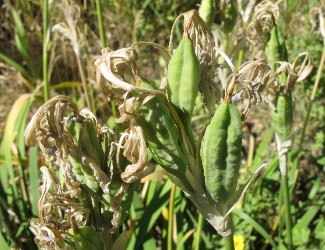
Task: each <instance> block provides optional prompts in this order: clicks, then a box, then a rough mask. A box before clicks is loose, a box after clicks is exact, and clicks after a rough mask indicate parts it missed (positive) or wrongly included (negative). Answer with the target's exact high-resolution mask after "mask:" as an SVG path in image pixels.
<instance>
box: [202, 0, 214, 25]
mask: <svg viewBox="0 0 325 250" xmlns="http://www.w3.org/2000/svg"><path fill="white" fill-rule="evenodd" d="M215 13H216V1H215V0H202V1H201V6H200V9H199V14H200V17H201V18H202V19H203V21H204V22H205V23H206V24H207V26H208V28H209V29H211V26H212V24H213V20H214V15H215Z"/></svg>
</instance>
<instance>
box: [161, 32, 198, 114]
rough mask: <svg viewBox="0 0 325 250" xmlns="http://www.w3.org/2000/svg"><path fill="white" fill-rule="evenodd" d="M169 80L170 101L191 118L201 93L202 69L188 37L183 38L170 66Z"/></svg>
mask: <svg viewBox="0 0 325 250" xmlns="http://www.w3.org/2000/svg"><path fill="white" fill-rule="evenodd" d="M167 79H168V96H169V99H170V101H171V102H172V104H174V105H175V106H176V107H177V108H178V109H179V110H180V111H181V112H183V113H184V115H185V116H191V114H192V112H193V108H194V103H195V99H196V97H197V95H198V91H199V82H200V79H201V67H200V62H199V59H198V58H197V57H196V55H195V50H194V47H193V44H192V41H191V40H190V39H189V38H188V37H187V36H183V39H182V40H181V42H180V44H179V46H178V47H177V49H176V51H175V52H174V54H173V56H172V58H171V60H170V62H169V64H168V74H167ZM181 118H183V117H181Z"/></svg>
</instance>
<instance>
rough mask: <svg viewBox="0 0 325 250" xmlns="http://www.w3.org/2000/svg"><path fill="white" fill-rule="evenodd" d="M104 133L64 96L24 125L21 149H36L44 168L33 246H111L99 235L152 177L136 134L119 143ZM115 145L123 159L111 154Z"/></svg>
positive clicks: (120, 219) (116, 221) (106, 231)
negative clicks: (141, 183) (94, 243)
mask: <svg viewBox="0 0 325 250" xmlns="http://www.w3.org/2000/svg"><path fill="white" fill-rule="evenodd" d="M109 131H110V130H109V129H107V128H100V127H99V125H98V124H97V119H96V117H95V116H94V115H93V114H92V113H91V112H90V111H89V110H88V109H83V110H81V111H80V112H79V113H78V112H77V108H76V106H75V105H74V104H73V103H72V102H70V101H69V99H68V98H67V97H64V96H57V97H54V98H52V99H51V100H49V101H48V102H47V103H45V104H44V105H43V106H42V107H40V108H39V110H38V111H37V112H36V114H35V115H34V116H33V118H32V120H31V121H30V123H29V124H28V126H27V129H26V131H25V139H26V144H27V145H29V146H34V145H36V144H37V143H38V144H39V146H40V148H41V150H42V152H43V154H44V155H45V157H46V159H47V161H48V163H49V166H43V167H42V168H41V172H42V180H43V184H42V186H41V198H40V200H39V214H40V218H39V219H34V220H33V221H32V224H31V229H32V232H33V233H34V234H35V236H36V238H35V240H36V242H37V243H38V244H39V246H41V247H44V246H46V247H50V248H56V247H59V248H62V247H64V245H65V243H66V242H68V243H69V244H71V245H75V244H79V240H81V242H83V241H84V242H87V241H89V240H90V241H91V239H98V242H97V244H98V247H99V248H104V249H109V245H107V244H112V242H111V241H109V242H106V241H105V242H102V241H101V240H100V239H101V237H100V234H101V233H104V234H107V235H108V236H111V235H113V234H114V233H115V232H116V230H117V229H118V227H119V226H120V225H121V223H122V222H123V220H124V219H125V217H126V214H127V211H128V209H129V206H130V204H131V203H130V202H131V200H132V194H133V191H134V188H135V185H134V184H133V183H135V182H139V181H140V179H141V178H142V177H144V176H145V175H146V174H148V173H151V172H152V171H153V168H152V167H147V154H146V144H145V142H144V139H143V135H142V130H141V128H139V127H133V128H131V130H130V131H129V130H127V131H125V132H124V133H122V138H121V139H120V142H119V143H117V142H113V141H112V140H111V139H109V138H113V137H112V136H108V134H107V133H109ZM102 140H106V143H104V144H102ZM117 144H119V146H120V147H121V148H122V149H123V155H120V154H119V153H118V152H117V151H119V150H120V148H119V147H118V150H115V149H114V148H115V146H114V145H117ZM103 145H106V146H103ZM115 154H116V155H117V156H118V157H117V158H116V157H115V156H116V155H115ZM117 159H118V160H120V159H123V161H122V162H118V160H117ZM121 169H123V171H124V172H123V173H121V171H120V170H121ZM61 176H63V179H61ZM124 180H125V181H124ZM77 239H78V240H77ZM76 240H77V241H76ZM80 244H81V243H80ZM105 244H106V245H105Z"/></svg>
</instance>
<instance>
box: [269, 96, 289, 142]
mask: <svg viewBox="0 0 325 250" xmlns="http://www.w3.org/2000/svg"><path fill="white" fill-rule="evenodd" d="M292 123H293V100H292V94H291V92H289V93H286V94H279V95H278V96H277V98H276V100H275V110H274V111H272V127H273V129H274V131H275V132H276V133H277V134H278V136H279V137H280V140H281V141H282V142H283V141H285V140H286V139H287V138H288V136H289V135H290V133H291V129H292Z"/></svg>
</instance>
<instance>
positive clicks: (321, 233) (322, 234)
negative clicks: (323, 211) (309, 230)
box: [314, 218, 325, 240]
mask: <svg viewBox="0 0 325 250" xmlns="http://www.w3.org/2000/svg"><path fill="white" fill-rule="evenodd" d="M314 234H315V238H316V239H320V240H324V239H325V221H324V218H321V219H320V220H318V222H317V226H316V228H315V231H314Z"/></svg>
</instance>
